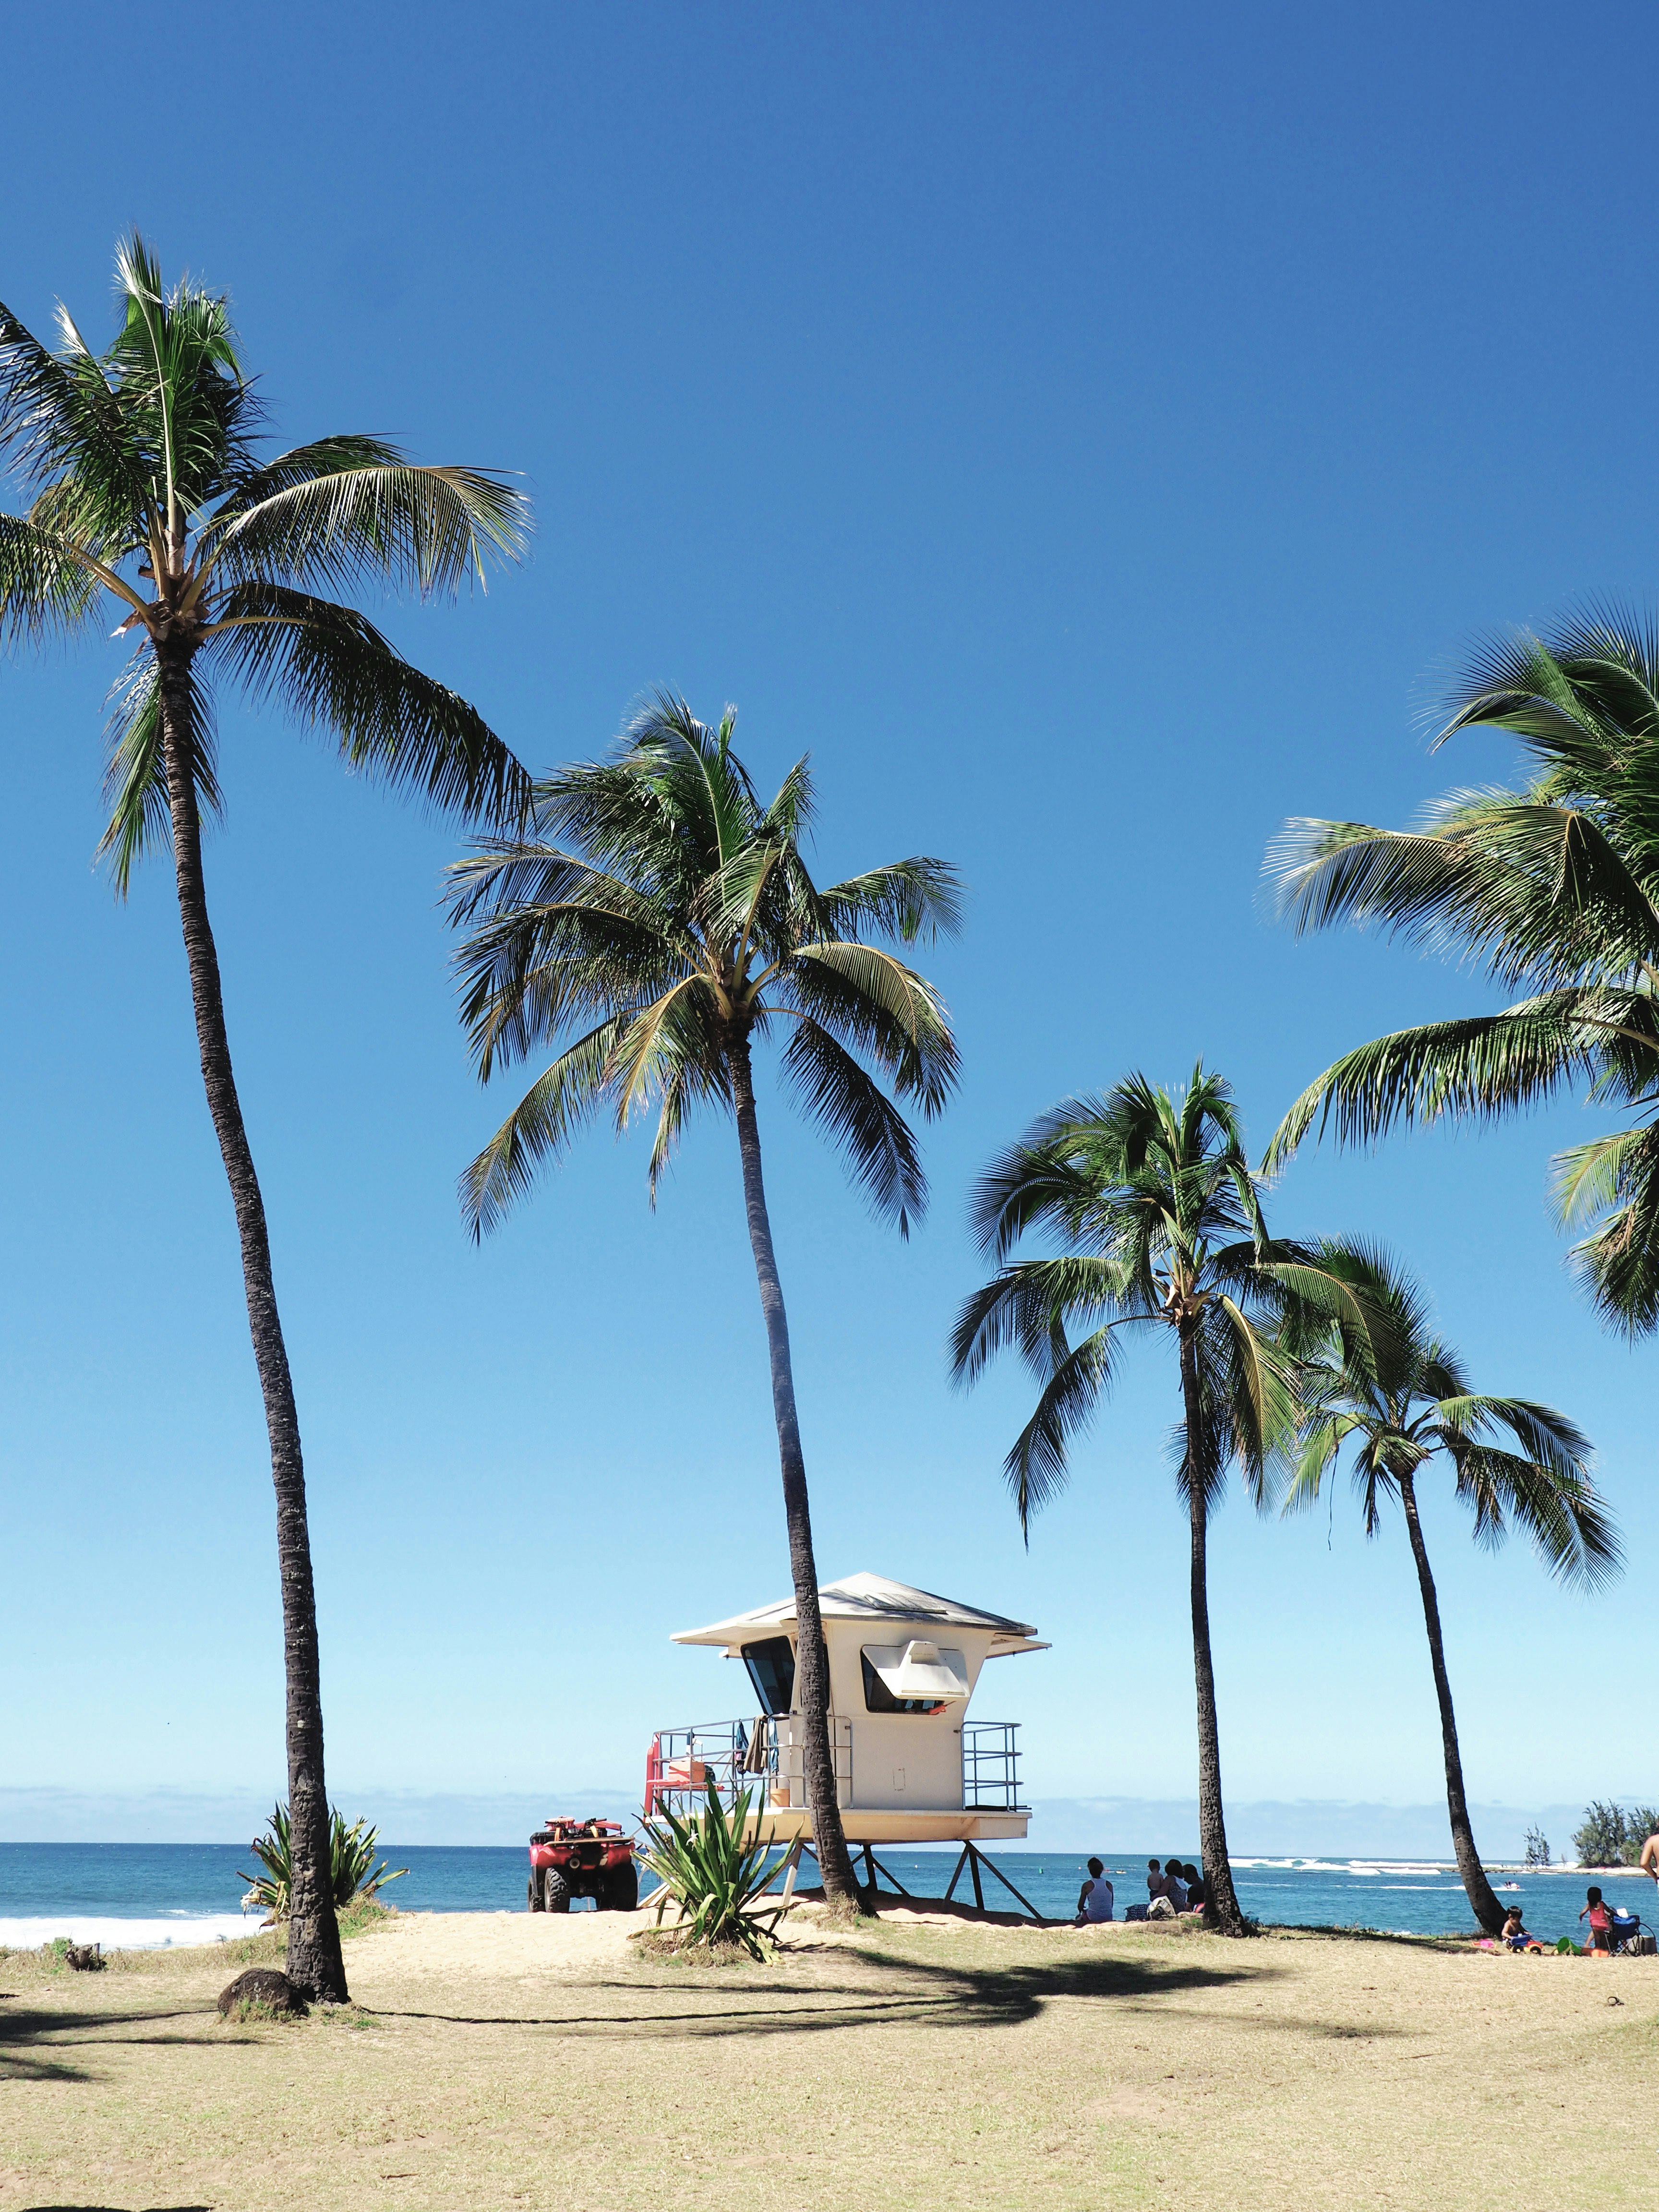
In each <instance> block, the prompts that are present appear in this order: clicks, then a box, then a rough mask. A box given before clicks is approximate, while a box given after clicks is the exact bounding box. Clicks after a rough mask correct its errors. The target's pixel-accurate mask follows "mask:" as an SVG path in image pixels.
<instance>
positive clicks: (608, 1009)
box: [453, 694, 957, 1905]
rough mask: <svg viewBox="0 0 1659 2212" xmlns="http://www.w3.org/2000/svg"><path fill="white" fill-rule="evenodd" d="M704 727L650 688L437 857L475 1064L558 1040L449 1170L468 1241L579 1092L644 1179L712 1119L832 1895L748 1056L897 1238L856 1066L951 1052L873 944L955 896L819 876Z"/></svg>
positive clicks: (905, 1189)
mask: <svg viewBox="0 0 1659 2212" xmlns="http://www.w3.org/2000/svg"><path fill="white" fill-rule="evenodd" d="M734 720H735V715H734V713H733V710H732V708H727V709H726V714H725V716H724V717H723V719H722V720H721V721H720V725H719V726H718V727H717V728H714V729H710V728H708V726H705V725H704V724H703V723H702V722H700V721H698V720H696V717H695V716H694V715H693V714H691V712H690V708H688V707H687V706H686V705H685V703H684V701H682V700H679V699H677V698H672V697H670V696H668V695H666V694H659V695H657V696H656V697H655V699H654V700H653V702H652V703H651V705H650V706H649V707H647V709H646V710H645V711H644V712H643V713H642V714H640V715H639V717H638V718H637V719H636V720H635V721H634V723H633V724H632V725H631V726H630V727H629V729H628V730H627V731H626V732H624V734H623V738H622V739H621V741H620V744H619V747H618V750H617V752H616V753H615V754H614V755H613V757H611V759H609V760H607V761H605V762H602V763H597V764H592V765H587V766H581V767H574V768H568V769H562V771H560V773H558V774H557V775H553V776H551V777H550V778H549V779H548V780H547V781H545V782H542V783H538V785H537V786H536V788H535V796H534V801H533V813H532V830H533V834H526V836H523V837H519V838H495V839H491V840H489V841H487V842H484V843H483V845H482V847H481V848H480V849H479V850H478V852H477V854H475V856H474V857H473V858H471V859H470V860H466V861H464V862H462V863H460V864H459V866H458V867H457V868H456V870H455V871H454V893H453V896H454V903H455V912H456V917H457V920H458V921H461V922H465V923H470V924H472V925H473V927H472V928H471V934H470V935H469V936H468V938H467V939H466V942H465V947H464V949H463V951H462V953H461V956H460V966H461V971H462V975H463V979H464V990H465V996H464V1000H463V1018H464V1019H465V1022H466V1024H467V1028H468V1031H469V1035H470V1038H471V1047H472V1051H473V1054H474V1056H475V1058H476V1060H477V1066H478V1073H479V1075H480V1078H481V1079H483V1080H484V1081H488V1080H489V1077H490V1076H491V1074H492V1073H494V1071H495V1067H496V1066H497V1064H498V1063H502V1064H504V1063H506V1062H507V1061H510V1060H514V1059H517V1058H519V1057H520V1056H521V1055H523V1054H527V1053H529V1052H530V1051H532V1049H533V1048H536V1047H538V1046H539V1045H542V1044H544V1043H551V1042H557V1041H558V1040H560V1039H562V1038H565V1037H566V1036H567V1035H568V1032H569V1031H571V1030H578V1029H580V1032H581V1033H580V1035H577V1036H574V1037H573V1038H570V1040H569V1041H568V1042H565V1043H564V1046H563V1049H562V1051H560V1052H559V1054H558V1055H557V1057H556V1059H555V1060H553V1062H552V1063H551V1065H550V1066H548V1067H547V1068H546V1069H545V1070H544V1073H542V1074H541V1075H539V1076H538V1078H537V1079H536V1081H535V1082H534V1083H533V1084H532V1085H531V1087H530V1089H529V1090H528V1091H526V1093H525V1095H524V1097H523V1098H522V1099H521V1100H520V1103H519V1104H518V1105H517V1106H516V1107H515V1108H514V1109H513V1112H512V1113H511V1114H510V1115H508V1117H507V1120H506V1121H504V1122H503V1123H502V1124H501V1127H500V1128H499V1129H498V1130H497V1131H496V1133H495V1136H494V1137H493V1138H492V1139H490V1141H489V1144H488V1145H487V1146H485V1147H484V1149H483V1152H481V1153H480V1154H479V1155H478V1158H477V1159H476V1160H475V1161H474V1162H473V1163H472V1165H471V1168H469V1169H468V1170H467V1171H466V1174H465V1176H464V1177H463V1178H462V1185H461V1194H462V1203H463V1206H464V1207H465V1212H466V1214H467V1218H468V1219H469V1220H470V1222H471V1225H472V1228H473V1231H474V1234H475V1235H478V1234H482V1233H483V1231H485V1230H488V1229H490V1228H493V1227H494V1226H495V1224H496V1223H497V1222H498V1221H499V1220H500V1218H501V1215H502V1213H503V1212H504V1211H505V1210H506V1209H507V1207H508V1206H510V1205H511V1204H512V1203H513V1200H515V1199H517V1198H518V1197H520V1195H521V1194H523V1193H524V1191H525V1190H526V1189H527V1188H528V1187H529V1185H530V1183H531V1182H532V1180H533V1178H534V1176H535V1172H536V1170H537V1168H538V1166H539V1165H540V1164H541V1163H542V1162H543V1161H544V1160H545V1161H550V1160H556V1159H557V1158H559V1156H560V1155H561V1154H562V1152H564V1150H565V1148H566V1146H568V1143H569V1141H570V1139H571V1138H572V1137H573V1136H574V1133H575V1132H576V1130H577V1129H578V1127H580V1125H581V1123H582V1122H583V1121H586V1119H587V1118H588V1117H589V1116H590V1115H593V1114H594V1113H596V1112H597V1111H598V1110H599V1109H600V1108H601V1107H602V1106H603V1107H607V1108H608V1109H610V1110H611V1114H612V1115H613V1116H614V1119H615V1121H616V1125H617V1129H618V1131H619V1132H620V1131H621V1130H623V1128H625V1127H627V1125H628V1123H629V1120H630V1119H631V1118H632V1117H633V1116H634V1115H635V1114H636V1113H639V1112H641V1111H642V1110H644V1109H647V1108H648V1107H654V1108H655V1109H656V1113H657V1126H656V1136H655V1140H654V1142H653V1146H652V1150H651V1159H650V1189H651V1195H652V1200H653V1203H654V1202H655V1196H656V1189H657V1184H658V1181H659V1177H660V1176H661V1174H662V1171H663V1170H664V1168H665V1166H666V1164H667V1163H668V1160H669V1158H670V1157H671V1153H672V1152H673V1149H674V1146H675V1144H676V1142H677V1140H678V1137H679V1134H680V1132H681V1129H682V1127H683V1126H684V1121H685V1119H686V1116H687V1115H688V1114H689V1113H690V1111H691V1109H693V1108H694V1107H696V1106H700V1105H702V1106H710V1107H713V1108H714V1109H716V1110H717V1111H721V1112H730V1113H732V1115H734V1116H735V1118H736V1121H737V1125H738V1155H739V1158H740V1159H741V1162H742V1167H743V1191H744V1207H745V1212H746V1214H747V1219H748V1227H749V1241H750V1246H751V1248H752V1249H753V1253H754V1260H755V1273H756V1274H757V1278H758V1279H759V1284H760V1299H761V1310H762V1313H763V1316H764V1319H765V1323H766V1336H767V1345H768V1348H769V1353H770V1358H771V1370H772V1408H773V1413H774V1415H775V1419H776V1424H777V1432H778V1455H779V1459H780V1462H781V1468H782V1474H783V1499H784V1512H785V1517H786V1519H787V1524H788V1532H789V1564H790V1569H791V1572H792V1574H793V1578H794V1586H795V1619H796V1634H797V1682H798V1687H799V1699H800V1712H801V1717H802V1723H803V1728H804V1731H805V1781H806V1791H807V1802H808V1805H809V1807H810V1808H811V1817H812V1832H813V1842H814V1848H815V1850H816V1851H817V1857H818V1863H819V1865H820V1866H821V1868H822V1869H823V1879H824V1887H825V1892H826V1894H827V1895H828V1896H829V1899H831V1900H833V1901H834V1902H836V1904H838V1905H849V1904H851V1903H852V1902H853V1901H854V1899H856V1897H857V1895H858V1891H857V1887H856V1884H855V1882H854V1875H853V1869H852V1862H851V1860H850V1858H849V1857H848V1850H847V1843H846V1838H845V1837H844V1835H843V1833H842V1822H841V1812H840V1808H839V1805H838V1803H837V1800H836V1778H835V1771H834V1764H833V1759H832V1756H831V1753H830V1747H829V1674H828V1662H827V1660H826V1657H825V1653H824V1644H823V1625H822V1622H821V1620H820V1618H819V1613H818V1583H817V1566H816V1565H815V1563H814V1560H813V1556H812V1527H811V1514H810V1512H809V1510H808V1500H807V1492H806V1468H805V1459H804V1456H803V1454H802V1450H801V1441H800V1427H799V1420H798V1419H797V1416H796V1410H795V1384H794V1376H793V1370H792V1368H791V1365H790V1356H789V1327H788V1321H787V1316H786V1314H785V1311H784V1304H783V1290H782V1285H781V1282H780V1280H779V1276H778V1267H777V1260H776V1257H775V1253H774V1250H773V1244H772V1228H771V1223H770V1220H769V1217H768V1214H767V1209H766V1191H765V1186H764V1183H763V1179H762V1174H761V1146H760V1129H759V1124H758V1121H757V1117H756V1109H755V1086H754V1078H753V1048H754V1046H755V1044H756V1043H757V1042H762V1041H764V1040H765V1039H767V1038H769V1036H771V1035H772V1034H773V1031H774V1030H775V1028H776V1027H778V1026H780V1025H786V1026H787V1033H788V1042H787V1046H786V1047H785V1049H784V1052H783V1056H782V1063H781V1065H782V1073H783V1075H784V1077H785V1079H786V1081H787V1085H788V1086H789V1088H790V1089H791V1090H792V1091H793V1093H794V1096H795V1098H796V1101H797V1103H798V1104H799V1106H800V1108H801V1109H802V1110H803V1111H804V1112H805V1114H807V1115H809V1116H810V1117H811V1119H812V1120H814V1121H817V1123H818V1125H819V1127H821V1128H822V1129H823V1131H824V1133H826V1134H827V1135H828V1136H829V1139H830V1140H831V1141H832V1142H833V1143H834V1144H835V1145H836V1146H837V1147H838V1148H839V1149H840V1150H841V1151H842V1152H843V1153H844V1154H845V1156H846V1158H847V1159H848V1163H849V1164H850V1167H851V1169H852V1172H853V1174H854V1177H855V1179H856V1180H857V1182H859V1183H860V1185H861V1186H862V1188H863V1190H864V1193H865V1195H866V1198H867V1199H868V1200H869V1201H870V1204H871V1206H872V1209H873V1210H874V1212H876V1213H877V1214H878V1216H881V1217H884V1218H888V1219H890V1220H892V1221H894V1222H895V1223H896V1225H897V1228H898V1230H899V1233H900V1234H901V1236H903V1235H907V1234H908V1228H909V1224H910V1222H911V1221H912V1220H913V1219H915V1218H919V1217H920V1215H921V1212H922V1209H923V1207H924V1206H925V1204H926V1200H927V1184H926V1181H925V1178H924V1176H923V1175H922V1171H921V1163H920V1161H919V1159H918V1157H917V1152H916V1146H915V1137H914V1135H913V1134H912V1132H911V1130H910V1128H909V1127H908V1124H907V1122H906V1121H905V1120H904V1117H903V1115H902V1114H901V1113H900V1112H899V1110H898V1109H897V1107H896V1105H895V1104H894V1103H893V1101H892V1100H891V1099H890V1098H889V1097H887V1096H886V1095H885V1094H884V1091H882V1090H881V1088H880V1087H879V1085H878V1084H877V1083H876V1082H875V1081H874V1080H873V1079H872V1077H871V1076H870V1075H869V1073H866V1069H865V1068H864V1067H863V1066H860V1061H859V1058H858V1057H857V1055H858V1054H864V1055H865V1056H866V1058H868V1059H870V1060H873V1061H874V1062H875V1064H876V1065H877V1066H878V1068H880V1069H881V1070H882V1071H883V1072H884V1074H885V1075H886V1076H887V1077H888V1079H890V1083H891V1085H892V1088H893V1090H894V1091H895V1092H896V1094H897V1096H898V1097H901V1098H906V1099H912V1100H914V1101H915V1103H916V1105H917V1106H918V1107H919V1108H920V1109H921V1112H922V1113H923V1114H924V1115H929V1116H931V1115H935V1114H937V1113H939V1110H940V1109H942V1108H943V1106H944V1104H945V1100H946V1098H947V1097H949V1095H950V1093H951V1090H952V1088H953V1087H954V1085H955V1083H956V1077H957V1053H956V1046H955V1043H954V1042H953V1040H952V1037H951V1026H950V1022H949V1018H948V1017H947V1015H946V1013H945V1008H944V1006H943V1005H942V1004H941V1003H940V1000H939V995H938V994H937V993H936V992H935V991H934V989H933V986H932V985H931V984H930V983H929V982H927V980H926V978H925V977H923V976H921V975H918V974H917V973H916V971H915V969H913V968H908V967H906V966H904V965H903V964H902V963H901V962H900V961H898V960H897V959H896V958H895V957H893V955H892V954H891V953H890V952H887V951H882V950H881V949H880V948H879V947H878V946H877V945H872V944H870V943H869V942H867V941H866V940H867V939H868V938H870V937H872V936H876V937H889V938H895V937H896V938H898V939H902V940H903V941H904V942H906V943H909V942H911V941H913V940H914V939H915V938H916V937H917V935H918V934H920V933H922V932H923V931H924V930H925V931H926V932H927V933H928V934H929V935H933V934H935V933H938V932H939V931H940V930H946V931H949V930H952V929H954V928H955V927H956V923H957V879H956V877H955V875H954V873H953V872H952V871H951V869H950V868H949V867H947V866H945V864H944V863H943V862H942V861H939V860H900V861H897V862H896V863H894V864H892V865H890V866H886V867H882V868H875V869H872V871H871V872H869V873H868V874H866V875H860V876H854V877H851V878H848V880H847V881H846V882H845V883H840V884H833V885H832V886H831V887H830V888H829V889H828V890H819V889H818V888H817V885H816V884H814V883H813V881H812V878H811V876H810V875H809V874H808V872H807V869H806V865H805V861H804V860H803V859H802V857H801V851H800V842H801V839H802V837H803V836H804V835H805V831H806V829H807V828H808V826H809V824H810V823H811V817H812V790H811V778H810V776H809V775H808V773H807V764H806V762H805V760H804V759H803V760H800V761H799V762H797V763H796V764H795V766H794V767H793V769H790V771H789V773H788V775H787V776H786V777H785V778H784V780H783V783H782V785H781V787H780V789H779V791H778V793H777V796H776V797H775V799H773V800H772V801H771V803H770V804H769V805H762V804H761V802H760V799H758V797H757V793H756V791H755V787H754V785H753V783H752V782H751V781H750V776H749V772H748V770H747V769H745V768H744V765H743V763H742V762H741V761H740V760H739V759H738V756H737V754H736V753H735V752H734V751H733V750H732V726H733V723H734Z"/></svg>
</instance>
